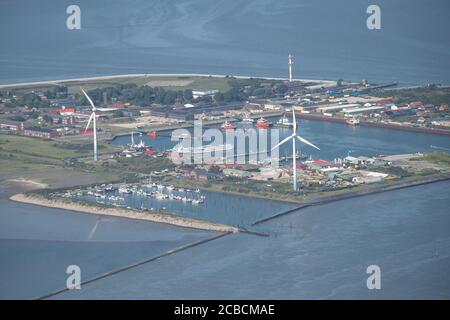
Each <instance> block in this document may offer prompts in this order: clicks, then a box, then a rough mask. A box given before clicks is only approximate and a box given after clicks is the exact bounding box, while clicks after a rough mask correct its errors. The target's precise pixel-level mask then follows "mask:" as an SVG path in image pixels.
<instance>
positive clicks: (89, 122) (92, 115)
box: [84, 112, 94, 131]
mask: <svg viewBox="0 0 450 320" xmlns="http://www.w3.org/2000/svg"><path fill="white" fill-rule="evenodd" d="M93 117H94V113H93V112H92V113H91V116H90V117H89V120H88V123H87V126H86V129H84V131H86V130H87V129H88V128H89V125H90V124H91V121H92V118H93Z"/></svg>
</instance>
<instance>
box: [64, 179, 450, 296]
mask: <svg viewBox="0 0 450 320" xmlns="http://www.w3.org/2000/svg"><path fill="white" fill-rule="evenodd" d="M449 192H450V182H443V183H435V184H430V185H425V186H420V187H414V188H409V189H404V190H397V191H393V192H388V193H382V194H377V195H371V196H367V197H361V198H354V199H351V200H346V201H339V202H335V203H332V204H328V205H323V206H318V207H311V208H307V209H304V210H301V211H298V212H296V213H293V214H290V215H287V216H284V217H282V218H280V219H276V220H272V221H270V222H267V223H265V224H263V225H261V226H260V228H261V230H264V231H267V230H270V231H271V237H269V238H260V237H256V236H250V235H244V234H239V235H231V236H227V237H225V238H222V239H218V240H215V241H213V242H210V243H208V244H206V245H202V246H198V247H195V248H192V249H189V250H187V251H184V252H180V253H178V254H176V255H174V256H170V257H166V258H164V259H161V260H159V261H158V262H155V263H150V264H147V265H143V266H141V267H138V268H135V269H133V270H129V271H127V272H124V273H121V274H117V275H115V276H112V277H108V278H106V279H103V280H100V281H98V282H95V283H92V284H89V285H86V286H85V287H84V289H83V290H81V291H77V292H70V293H66V294H63V295H60V296H58V297H57V298H63V299H72V298H121V297H127V298H130V299H133V298H159V299H166V298H172V299H174V298H178V299H195V298H198V299H211V298H214V299H220V298H226V299H230V298H233V299H257V298H261V299H263V298H272V299H280V298H285V299H300V298H307V299H338V298H339V299H348V298H353V299H364V298H367V299H376V298H386V299H394V298H402V299H405V298H412V299H420V298H422V299H423V298H426V299H430V298H446V299H448V298H450V277H449V276H448V270H449V268H450V232H449V230H450V212H449V207H450V200H449V198H448V194H449ZM431 208H432V209H431ZM372 264H376V265H378V266H379V267H380V268H381V275H382V276H381V279H382V280H381V281H382V289H381V290H378V291H377V290H368V289H367V288H366V279H367V274H366V268H367V266H369V265H372Z"/></svg>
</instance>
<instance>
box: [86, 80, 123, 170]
mask: <svg viewBox="0 0 450 320" xmlns="http://www.w3.org/2000/svg"><path fill="white" fill-rule="evenodd" d="M80 89H81V91H82V92H83V94H84V95H85V96H86V99H87V100H88V101H89V104H90V105H91V107H92V113H91V116H90V117H89V120H88V123H87V126H86V129H85V131H86V130H87V129H88V128H89V125H90V124H91V121H92V129H93V131H94V161H97V121H96V114H95V111H97V110H98V111H114V110H117V109H116V108H97V107H96V106H95V105H94V102H92V99H91V98H90V97H89V96H88V95H87V93H86V92H85V91H84V90H83V88H81V87H80Z"/></svg>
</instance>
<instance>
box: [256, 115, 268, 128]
mask: <svg viewBox="0 0 450 320" xmlns="http://www.w3.org/2000/svg"><path fill="white" fill-rule="evenodd" d="M271 125H272V122H269V121H267V120H266V119H264V118H261V119H259V120H258V121H256V126H257V127H258V128H261V129H267V128H269V127H270V126H271Z"/></svg>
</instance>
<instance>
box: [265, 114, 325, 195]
mask: <svg viewBox="0 0 450 320" xmlns="http://www.w3.org/2000/svg"><path fill="white" fill-rule="evenodd" d="M292 122H293V123H292V130H293V132H292V135H290V136H289V137H287V138H286V139H284V140H283V141H281V142H280V143H278V144H277V145H276V146H275V147H273V148H272V151H273V150H274V149H276V148H278V147H279V146H281V145H282V144H284V143H286V142H288V141H289V140H291V139H292V166H293V171H294V185H293V188H294V191H297V163H296V154H295V141H296V140H295V139H298V140H300V141H301V142H303V143H306V144H307V145H310V146H311V147H313V148H316V149H317V150H320V149H319V148H318V147H316V146H315V145H313V144H312V143H311V142H309V141H308V140H306V139H305V138H303V137H301V136H299V135H297V121H296V120H295V111H294V108H292Z"/></svg>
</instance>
